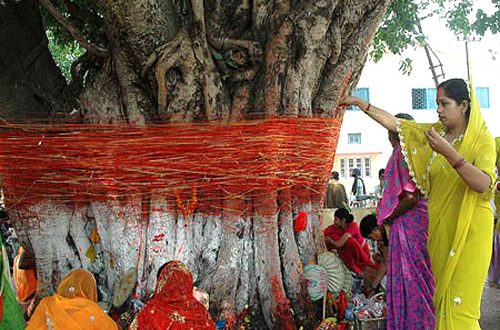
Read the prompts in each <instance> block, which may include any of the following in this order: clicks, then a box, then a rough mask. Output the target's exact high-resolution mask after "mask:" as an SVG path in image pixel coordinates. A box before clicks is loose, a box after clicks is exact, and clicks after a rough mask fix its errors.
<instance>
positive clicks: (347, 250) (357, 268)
mask: <svg viewBox="0 0 500 330" xmlns="http://www.w3.org/2000/svg"><path fill="white" fill-rule="evenodd" d="M345 233H348V234H350V235H351V237H349V239H347V241H346V242H345V244H344V246H342V247H341V248H338V249H337V251H338V253H339V257H340V259H342V261H343V262H344V264H345V265H346V266H347V268H348V269H349V270H350V271H353V272H355V273H357V274H361V273H363V268H364V267H365V266H372V265H373V263H372V262H371V257H370V247H369V246H368V243H367V242H366V240H365V239H364V238H363V236H361V233H360V231H359V227H358V225H357V224H356V223H355V222H351V223H350V224H349V225H347V228H346V229H345V230H344V229H342V228H339V227H337V226H335V225H330V226H328V227H327V228H326V229H325V231H324V234H325V236H328V237H329V238H331V239H332V240H334V241H338V240H340V239H341V238H342V236H343V235H344V234H345ZM327 247H328V249H329V250H331V249H332V248H335V247H333V246H329V244H327Z"/></svg>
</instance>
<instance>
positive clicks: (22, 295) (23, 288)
mask: <svg viewBox="0 0 500 330" xmlns="http://www.w3.org/2000/svg"><path fill="white" fill-rule="evenodd" d="M23 253H24V248H23V247H22V246H19V250H18V252H17V256H16V257H15V258H14V267H13V268H14V274H13V277H14V283H15V284H16V289H17V298H18V299H19V301H20V302H22V303H23V302H26V301H27V300H28V299H29V298H31V296H32V295H33V294H34V293H35V292H36V288H37V286H38V280H37V279H36V269H20V268H19V260H20V259H21V255H22V254H23Z"/></svg>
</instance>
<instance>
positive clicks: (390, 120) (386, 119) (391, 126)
mask: <svg viewBox="0 0 500 330" xmlns="http://www.w3.org/2000/svg"><path fill="white" fill-rule="evenodd" d="M339 104H340V106H344V105H357V106H358V107H359V108H360V109H361V110H363V112H364V113H366V114H367V115H368V116H370V117H371V118H372V119H373V120H375V121H376V122H378V123H379V124H380V125H382V126H384V127H385V128H387V129H388V130H389V131H392V132H396V131H397V127H396V117H394V116H393V115H391V114H390V113H388V112H387V111H385V110H382V109H380V108H377V107H375V106H373V105H372V104H370V103H369V102H367V101H365V100H363V99H361V98H359V97H356V96H351V95H349V96H344V97H343V98H342V99H340V102H339Z"/></svg>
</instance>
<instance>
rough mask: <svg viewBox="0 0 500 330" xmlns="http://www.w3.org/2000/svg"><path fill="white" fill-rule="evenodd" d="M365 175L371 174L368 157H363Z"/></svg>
mask: <svg viewBox="0 0 500 330" xmlns="http://www.w3.org/2000/svg"><path fill="white" fill-rule="evenodd" d="M364 170H365V176H372V167H371V161H370V158H369V157H366V158H365V169H364Z"/></svg>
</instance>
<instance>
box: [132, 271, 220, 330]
mask: <svg viewBox="0 0 500 330" xmlns="http://www.w3.org/2000/svg"><path fill="white" fill-rule="evenodd" d="M138 329H144V330H160V329H161V330H164V329H170V330H189V329H193V330H215V329H216V328H215V323H214V321H213V320H212V318H211V317H210V314H209V313H208V311H207V310H206V308H205V307H204V306H203V305H202V304H201V303H200V302H198V300H196V298H195V297H194V296H193V275H192V274H191V272H190V271H189V269H188V268H187V267H186V265H184V264H183V263H182V262H180V261H171V262H169V263H168V264H167V265H166V266H165V268H164V269H163V270H162V271H161V273H160V275H159V277H158V282H157V283H156V289H155V295H154V296H153V298H152V299H151V300H150V301H149V302H148V303H147V304H146V306H145V307H144V308H143V309H142V310H141V311H140V313H139V315H138Z"/></svg>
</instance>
